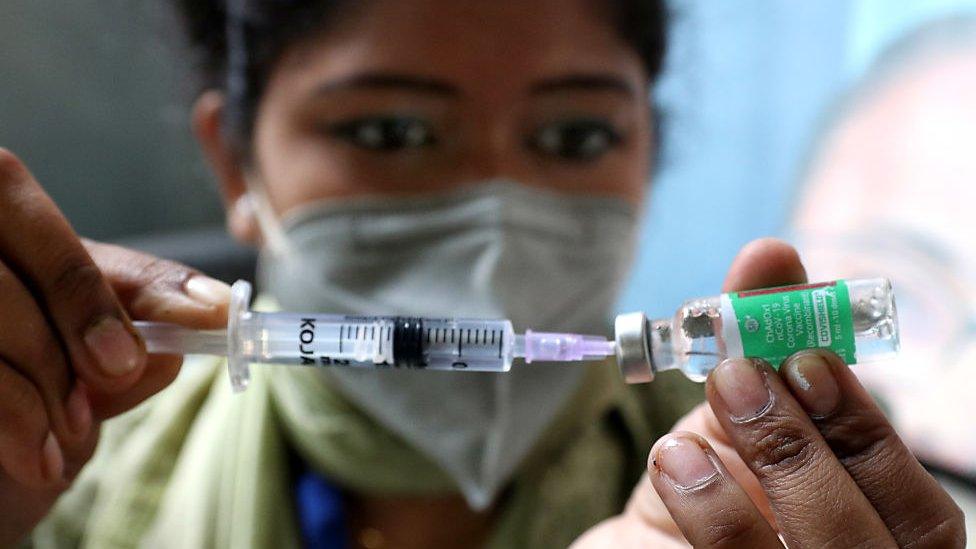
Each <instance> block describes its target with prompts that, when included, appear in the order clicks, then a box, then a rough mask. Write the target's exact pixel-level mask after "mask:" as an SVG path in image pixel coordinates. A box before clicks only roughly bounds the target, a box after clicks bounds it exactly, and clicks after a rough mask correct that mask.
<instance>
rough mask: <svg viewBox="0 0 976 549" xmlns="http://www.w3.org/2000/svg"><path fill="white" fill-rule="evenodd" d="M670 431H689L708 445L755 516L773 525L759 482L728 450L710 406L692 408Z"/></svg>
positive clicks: (773, 521) (733, 450)
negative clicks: (753, 506) (752, 505)
mask: <svg viewBox="0 0 976 549" xmlns="http://www.w3.org/2000/svg"><path fill="white" fill-rule="evenodd" d="M673 430H674V431H691V432H693V433H698V434H699V435H700V436H702V437H704V438H705V440H707V441H708V443H709V444H710V445H711V447H712V451H714V452H715V454H716V455H718V457H719V459H720V460H722V464H723V465H724V466H725V468H726V469H728V471H729V473H730V474H731V475H732V477H733V478H734V479H735V481H736V482H737V483H738V484H739V486H741V487H742V489H743V490H745V492H746V494H748V495H749V498H750V499H752V501H753V503H755V504H756V507H757V508H758V509H759V512H760V513H762V514H763V516H764V517H766V521H767V522H769V523H770V524H775V518H774V517H773V511H772V509H770V507H769V500H768V499H767V498H766V494H765V493H764V492H763V489H762V486H761V485H760V484H759V479H757V478H756V475H754V474H752V471H751V470H750V469H749V466H748V465H746V463H745V462H744V461H742V458H741V457H740V456H739V454H738V452H736V451H735V448H733V447H732V441H731V440H729V435H727V434H726V433H725V431H724V430H722V426H721V425H720V424H719V422H718V420H717V419H715V412H713V411H712V408H711V406H709V404H708V403H707V402H704V403H702V404H699V405H698V406H696V407H695V409H694V410H692V411H691V412H689V413H688V415H686V416H685V417H683V418H682V419H681V420H680V421H678V423H677V424H676V425H675V426H674V429H673Z"/></svg>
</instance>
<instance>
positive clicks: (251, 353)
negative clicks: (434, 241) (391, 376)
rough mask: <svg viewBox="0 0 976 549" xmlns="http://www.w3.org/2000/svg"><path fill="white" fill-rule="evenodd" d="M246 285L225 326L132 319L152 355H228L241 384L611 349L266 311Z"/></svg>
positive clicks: (236, 290) (423, 321)
mask: <svg viewBox="0 0 976 549" xmlns="http://www.w3.org/2000/svg"><path fill="white" fill-rule="evenodd" d="M250 299H251V285H250V284H249V283H248V282H246V281H243V280H239V281H237V282H236V283H234V285H233V286H232V287H231V303H230V309H229V312H228V323H227V329H226V330H208V331H200V330H191V329H187V328H183V327H181V326H177V325H175V324H166V323H158V322H142V321H137V322H133V324H134V325H135V327H136V330H138V331H139V333H140V334H141V335H142V337H143V339H144V340H145V342H146V350H147V351H148V352H149V353H153V354H179V355H184V354H205V355H215V356H226V357H227V367H228V371H229V373H230V381H231V385H232V386H233V388H234V390H235V391H238V392H239V391H243V390H244V389H246V388H247V384H248V381H249V380H250V365H251V364H253V363H270V364H287V365H302V366H330V367H352V368H370V369H378V368H424V369H428V370H451V371H467V372H507V371H509V370H510V369H511V368H512V360H513V359H515V358H522V359H524V360H525V362H526V363H531V362H533V361H547V362H578V361H585V360H601V359H603V358H605V357H608V356H613V355H615V354H616V343H615V342H613V341H608V340H607V339H606V338H604V337H600V336H590V335H581V334H570V333H547V332H533V331H532V330H526V331H525V334H524V335H522V334H516V333H515V331H514V329H513V328H512V323H511V322H510V321H508V320H486V319H452V318H417V317H400V316H352V315H328V314H318V313H308V314H302V313H265V312H256V311H251V310H249V309H248V303H249V302H250Z"/></svg>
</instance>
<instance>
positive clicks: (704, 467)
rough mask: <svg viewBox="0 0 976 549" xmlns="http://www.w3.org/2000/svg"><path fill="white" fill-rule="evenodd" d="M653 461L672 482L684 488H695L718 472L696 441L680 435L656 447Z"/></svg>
mask: <svg viewBox="0 0 976 549" xmlns="http://www.w3.org/2000/svg"><path fill="white" fill-rule="evenodd" d="M654 463H655V465H657V466H658V467H660V468H661V472H662V473H664V474H665V475H666V476H667V477H668V478H669V479H671V483H672V484H674V485H675V486H677V487H678V488H683V489H685V490H688V489H691V488H697V487H699V486H701V485H703V484H705V483H706V482H708V481H709V480H711V479H712V478H713V477H714V476H715V475H717V474H718V470H717V469H715V464H714V463H712V460H711V459H709V458H708V455H707V454H705V450H703V449H702V447H701V446H700V445H699V443H698V441H696V440H692V439H689V438H685V437H681V436H674V437H672V438H669V439H668V440H667V441H665V442H664V444H662V445H661V447H660V449H658V451H657V457H656V458H655V461H654Z"/></svg>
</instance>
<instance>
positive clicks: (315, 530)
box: [295, 469, 349, 549]
mask: <svg viewBox="0 0 976 549" xmlns="http://www.w3.org/2000/svg"><path fill="white" fill-rule="evenodd" d="M295 504H296V508H297V509H298V521H299V525H300V527H301V531H302V538H303V539H304V540H305V547H307V548H309V549H348V547H349V534H348V531H347V529H346V513H345V509H343V505H342V491H340V490H339V489H338V488H336V487H335V486H333V485H332V484H329V482H328V481H326V480H325V479H324V478H322V477H320V476H319V475H317V474H315V473H314V472H312V471H310V470H308V469H305V470H304V471H302V472H301V474H299V475H298V478H297V480H296V482H295Z"/></svg>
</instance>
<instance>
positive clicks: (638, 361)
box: [613, 313, 654, 383]
mask: <svg viewBox="0 0 976 549" xmlns="http://www.w3.org/2000/svg"><path fill="white" fill-rule="evenodd" d="M647 331H648V322H647V316H646V315H645V314H644V313H627V314H622V315H617V318H616V320H615V321H614V326H613V332H614V339H615V340H616V342H617V367H618V368H620V374H621V375H623V376H624V379H625V380H626V381H627V383H647V382H649V381H652V380H653V379H654V367H653V365H652V364H651V349H650V345H649V343H648V342H649V341H650V340H649V338H648V333H647Z"/></svg>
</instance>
